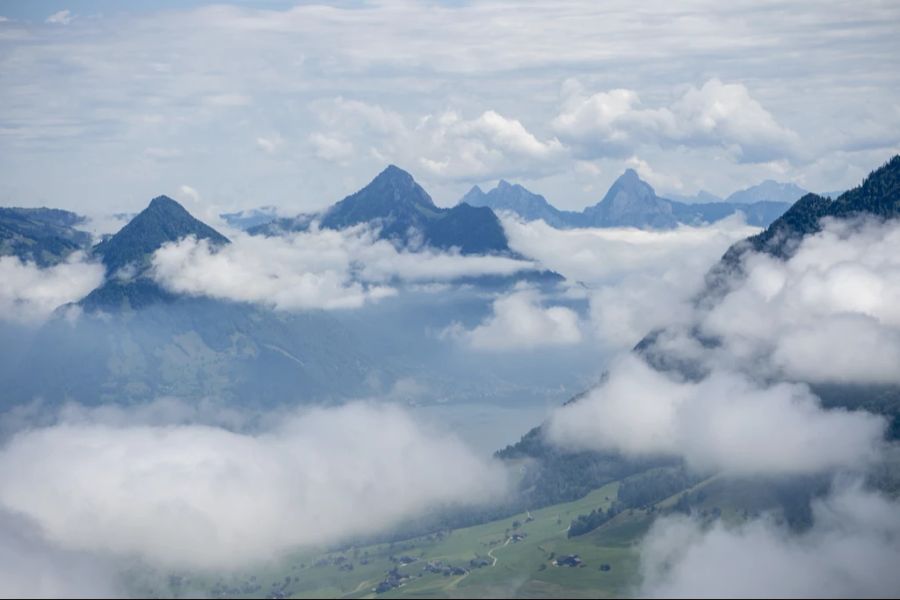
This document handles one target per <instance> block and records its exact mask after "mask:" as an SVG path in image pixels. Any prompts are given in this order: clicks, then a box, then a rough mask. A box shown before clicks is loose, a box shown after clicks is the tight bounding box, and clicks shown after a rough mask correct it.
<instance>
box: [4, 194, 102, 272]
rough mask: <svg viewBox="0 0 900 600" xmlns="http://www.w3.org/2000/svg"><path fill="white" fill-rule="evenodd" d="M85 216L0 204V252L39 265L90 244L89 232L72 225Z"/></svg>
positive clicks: (80, 223) (48, 264)
mask: <svg viewBox="0 0 900 600" xmlns="http://www.w3.org/2000/svg"><path fill="white" fill-rule="evenodd" d="M84 222H85V218H84V217H82V216H80V215H77V214H75V213H73V212H69V211H67V210H59V209H56V208H0V256H5V255H12V256H18V257H19V258H21V259H22V260H27V261H32V262H35V263H37V264H38V265H40V266H42V267H46V266H50V265H53V264H56V263H58V262H59V261H61V260H63V259H65V258H66V257H67V256H68V255H69V254H71V253H72V252H74V251H75V250H85V249H87V248H88V247H89V246H90V243H91V235H90V234H89V233H87V232H85V231H80V230H78V229H76V226H78V225H82V224H84Z"/></svg>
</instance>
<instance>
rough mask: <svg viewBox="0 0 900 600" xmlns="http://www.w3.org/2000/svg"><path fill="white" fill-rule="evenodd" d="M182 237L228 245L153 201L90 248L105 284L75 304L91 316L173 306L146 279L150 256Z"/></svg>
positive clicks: (162, 199)
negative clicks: (100, 265) (160, 304)
mask: <svg viewBox="0 0 900 600" xmlns="http://www.w3.org/2000/svg"><path fill="white" fill-rule="evenodd" d="M187 236H194V237H196V238H198V239H203V240H210V241H211V242H212V243H213V244H228V243H230V241H229V240H228V238H226V237H225V236H223V235H222V234H221V233H219V232H218V231H216V230H215V229H213V228H212V227H210V226H209V225H207V224H205V223H203V222H202V221H199V220H197V219H195V218H194V217H193V216H192V215H191V214H190V213H189V212H188V211H187V210H185V209H184V207H183V206H181V205H180V204H179V203H178V202H176V201H175V200H172V199H171V198H169V197H168V196H158V197H156V198H154V199H153V200H151V201H150V205H149V206H147V208H145V209H144V210H143V211H141V212H140V213H138V214H137V215H136V216H135V217H134V218H133V219H132V220H131V221H129V223H128V224H127V225H125V227H123V228H122V229H120V230H119V232H118V233H116V234H115V235H114V236H112V237H110V238H108V239H106V240H104V241H102V242H100V243H99V244H97V245H96V246H94V248H93V253H94V255H95V256H97V257H99V258H100V260H101V261H102V262H103V264H104V265H105V266H106V274H107V279H106V282H105V283H104V284H103V285H102V286H100V287H98V288H97V289H95V290H94V291H92V292H91V293H90V294H88V295H87V297H85V298H84V299H82V300H81V302H80V303H79V304H80V305H81V306H82V308H84V309H85V310H87V311H89V312H93V311H98V310H104V311H109V310H123V309H124V310H136V309H139V308H144V307H146V306H149V305H152V304H155V303H157V302H160V301H172V300H173V299H174V298H175V296H174V295H173V294H171V293H170V292H168V291H166V290H164V289H163V288H162V287H160V286H159V285H158V284H157V283H156V282H155V281H153V279H151V278H150V277H148V276H147V274H146V270H147V268H148V267H149V265H150V258H151V257H152V255H153V253H154V252H156V251H157V250H158V249H159V248H161V247H162V245H163V244H165V243H167V242H177V241H178V240H180V239H182V238H184V237H187ZM125 267H128V269H126V268H125ZM129 271H130V272H129Z"/></svg>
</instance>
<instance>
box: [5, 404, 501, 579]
mask: <svg viewBox="0 0 900 600" xmlns="http://www.w3.org/2000/svg"><path fill="white" fill-rule="evenodd" d="M0 481H2V483H0V507H2V509H3V510H6V511H14V512H16V513H18V514H21V515H23V516H25V517H27V518H29V519H31V520H32V521H33V522H34V523H36V524H37V525H38V526H39V527H40V528H41V530H42V531H43V532H44V536H45V538H46V540H47V541H48V542H50V543H52V545H53V546H54V547H55V548H58V549H59V550H60V551H63V552H89V553H97V554H101V555H108V556H112V557H126V558H127V557H137V558H141V559H143V560H146V561H149V562H150V563H151V564H153V565H159V566H162V567H178V568H201V569H206V568H210V569H214V568H228V567H237V566H245V565H247V564H248V563H254V562H258V561H265V560H268V559H272V558H274V557H276V556H278V555H280V554H281V553H283V552H285V551H288V550H291V549H294V548H297V547H300V546H308V545H317V544H328V543H334V542H337V541H340V540H342V539H346V538H348V537H350V536H360V535H366V534H371V533H374V532H379V531H383V530H385V529H388V528H389V527H391V526H393V525H396V524H398V523H400V522H402V521H403V520H405V519H410V518H415V517H416V516H419V515H421V514H423V513H424V512H425V511H427V510H429V509H433V508H437V507H440V506H444V505H449V504H472V503H478V502H480V501H486V500H488V499H491V498H496V497H497V496H498V495H499V494H503V493H504V492H505V485H506V480H505V475H504V472H503V471H502V470H501V469H500V467H498V466H497V465H495V464H493V463H490V462H487V461H484V460H481V459H480V458H478V457H476V456H475V455H474V454H472V453H471V452H470V451H469V450H468V449H467V448H466V447H465V446H464V445H462V444H461V443H460V442H459V441H458V440H456V439H455V438H453V437H448V436H446V435H442V434H438V433H435V432H432V431H429V430H427V429H425V428H423V427H422V426H420V425H419V424H417V423H416V422H415V421H413V420H412V419H411V418H410V417H409V416H408V415H407V414H406V413H404V412H403V411H401V410H400V409H398V408H395V407H392V406H389V405H381V406H378V405H374V404H351V405H346V406H343V407H340V408H331V409H313V410H308V411H302V412H298V413H296V414H289V415H287V416H284V418H283V419H282V420H281V421H280V422H279V424H278V425H276V426H274V427H272V428H268V429H264V430H262V431H259V432H257V433H237V432H233V431H230V430H227V429H223V428H221V427H216V426H209V425H200V424H191V425H177V424H172V425H146V424H140V423H131V424H128V423H125V424H123V423H121V422H118V423H117V422H113V423H106V422H103V421H102V420H96V421H94V422H90V421H88V422H85V421H75V422H72V423H66V422H62V423H59V424H56V425H52V426H48V427H38V428H32V429H27V430H24V431H22V432H20V433H18V434H17V435H15V436H14V437H13V438H12V439H11V440H9V441H8V442H7V443H6V444H5V446H4V447H3V448H2V450H0ZM401 490H402V493H398V491H401Z"/></svg>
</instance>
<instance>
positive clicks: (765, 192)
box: [725, 179, 809, 204]
mask: <svg viewBox="0 0 900 600" xmlns="http://www.w3.org/2000/svg"><path fill="white" fill-rule="evenodd" d="M807 193H809V192H808V191H807V190H804V189H803V188H801V187H800V186H798V185H797V184H795V183H791V182H781V181H775V180H774V179H766V180H765V181H763V182H762V183H758V184H756V185H753V186H750V187H748V188H746V189H743V190H739V191H737V192H734V193H733V194H731V195H730V196H728V197H727V198H726V199H725V201H726V202H735V203H739V204H750V203H752V202H761V201H770V202H794V201H795V200H797V199H798V198H800V197H801V196H804V195H806V194H807Z"/></svg>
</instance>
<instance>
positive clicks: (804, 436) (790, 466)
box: [547, 355, 885, 475]
mask: <svg viewBox="0 0 900 600" xmlns="http://www.w3.org/2000/svg"><path fill="white" fill-rule="evenodd" d="M884 430H885V421H884V420H883V419H882V418H880V417H876V416H874V415H871V414H869V413H866V412H847V411H841V410H824V409H823V408H822V407H821V405H820V403H819V400H818V398H816V397H815V396H814V395H813V394H812V393H810V391H809V389H808V388H807V387H806V386H804V385H798V384H787V383H776V384H758V383H756V382H754V381H752V380H751V379H749V378H747V377H746V376H744V375H741V374H737V373H729V372H716V373H713V374H712V375H710V376H708V377H706V378H704V379H702V380H700V381H698V382H690V381H682V380H680V379H678V378H677V377H676V376H674V375H672V374H667V373H662V372H659V371H656V370H655V369H653V368H651V367H650V366H649V365H647V364H646V363H645V362H644V361H643V360H642V359H641V358H639V357H637V356H634V355H627V356H625V357H623V358H621V359H619V360H618V361H617V362H615V363H614V364H612V365H611V366H610V369H609V372H608V375H607V379H606V380H605V381H604V382H603V383H602V384H601V385H599V386H598V387H596V388H595V389H593V390H591V392H590V393H589V394H588V395H587V396H586V397H584V398H581V399H579V401H578V402H574V403H572V404H569V405H567V406H565V407H564V408H562V409H559V410H557V411H556V413H555V414H554V415H553V416H552V417H551V420H550V422H549V426H548V429H547V435H548V438H549V439H550V440H551V441H552V442H554V443H556V444H558V445H560V446H563V447H567V448H572V449H591V450H616V451H620V452H623V453H626V454H629V455H639V456H646V455H672V456H679V457H683V458H684V459H685V460H686V461H687V462H688V464H690V465H691V466H692V467H694V468H696V469H699V470H703V471H725V472H728V473H734V474H740V475H771V474H778V475H781V474H801V473H817V472H822V471H828V470H832V469H841V468H856V467H860V466H865V465H866V464H868V463H869V462H870V461H872V460H874V459H875V458H876V457H877V456H878V452H879V451H880V449H881V443H882V438H883V435H884Z"/></svg>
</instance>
